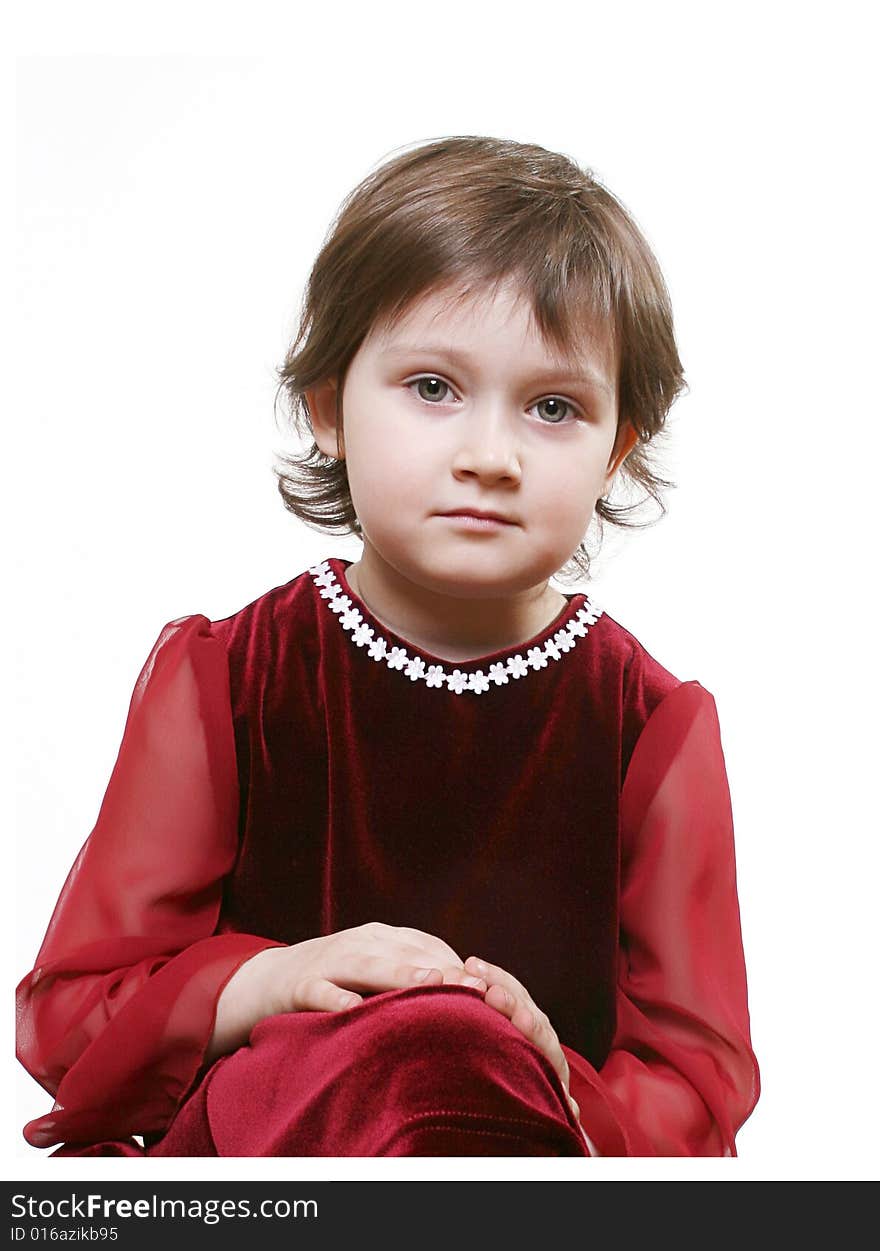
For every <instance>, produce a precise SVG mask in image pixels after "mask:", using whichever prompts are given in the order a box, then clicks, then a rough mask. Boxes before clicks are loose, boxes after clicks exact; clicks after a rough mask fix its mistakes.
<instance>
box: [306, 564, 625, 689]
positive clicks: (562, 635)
mask: <svg viewBox="0 0 880 1251" xmlns="http://www.w3.org/2000/svg"><path fill="white" fill-rule="evenodd" d="M309 573H310V574H311V575H312V577H313V579H314V581H315V585H316V586H317V588H318V590H319V592H320V594H321V596H322V598H323V599H325V600H326V601H327V605H328V607H329V609H330V611H331V612H334V613H335V614H336V616H337V619H338V620H339V624H340V625H341V626H342V628H343V630H347V631H348V632H349V633H350V634H351V638H352V641H353V642H354V643H355V644H356V646H358V647H366V648H367V652H368V654H369V655H370V656H371V657H372V658H373V660H376V661H384V662H385V664H387V666H388V668H389V669H399V670H400V671H401V672H402V673H404V674H406V676H407V677H408V678H409V679H410V681H412V682H424V683H425V685H426V686H430V687H435V688H439V687H441V686H445V687H447V688H448V690H450V691H454V692H455V694H456V695H462V694H464V692H465V691H472V692H473V694H475V695H483V694H485V692H486V691H488V690H489V688H490V686H506V685H507V683H508V682H509V681H510V679H511V678H513V679H514V680H515V679H517V678H523V677H525V675H526V674H527V673H528V672H529V670H530V669H531V670H533V671H534V670H536V669H546V667H547V665H548V663H549V662H550V661H554V660H559V659H561V657H562V656H563V655H564V654H565V653H566V652H570V651H571V650H572V648H573V647H574V646H575V644H576V643H577V641H578V639H582V638H586V636H587V634H588V633H589V628H590V626H592V625H595V624H596V622H597V621H598V620H599V618H600V617H601V616H602V612H603V610H602V609H601V608H599V607H598V605H596V604H593V603H591V602H590V600H589V599H587V600H586V604H585V606H584V607H583V608H579V609H578V611H577V612H576V613H575V615H574V617H573V618H572V620H571V621H570V622H569V623H568V625H567V626H565V627H564V628H563V629H561V630H557V631H556V633H555V634H554V635H553V637H552V638H549V639H547V641H546V643H545V644H544V646H543V647H530V648H529V650H528V652H527V653H526V656H525V659H523V657H522V656H521V655H520V654H519V653H517V654H516V655H515V656H510V657H509V658H508V659H507V661H506V662H501V661H496V663H495V664H493V665H490V666H489V672H488V673H484V672H483V670H482V669H477V670H475V671H473V672H470V671H465V670H462V669H453V670H452V671H451V672H447V670H446V669H444V668H443V666H442V665H438V664H428V663H427V662H426V661H425V660H423V659H422V657H421V656H410V655H408V654H407V652H406V650H405V648H403V647H389V645H388V643H387V642H386V641H385V639H384V638H383V637H382V636H381V634H378V635H377V634H376V633H375V631H374V630H373V629H372V627H371V626H368V625H367V623H366V621H364V618H363V613H361V612H360V610H359V609H358V608H356V607H355V605H354V604H353V603H352V600H351V598H350V597H349V596H348V595H345V594H343V591H342V588H341V587H340V586H339V584H338V582H337V581H336V574H335V573H334V572H333V570H332V569H331V568H330V565H329V564H328V562H327V561H326V560H322V561H321V562H320V564H317V565H312V566H311V568H310V569H309ZM585 598H586V597H585Z"/></svg>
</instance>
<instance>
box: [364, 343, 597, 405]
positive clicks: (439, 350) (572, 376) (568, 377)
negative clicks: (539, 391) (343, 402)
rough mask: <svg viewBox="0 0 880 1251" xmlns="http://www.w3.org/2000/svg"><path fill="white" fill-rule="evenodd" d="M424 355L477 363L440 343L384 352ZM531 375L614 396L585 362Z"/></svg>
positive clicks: (404, 345) (396, 347) (409, 345)
mask: <svg viewBox="0 0 880 1251" xmlns="http://www.w3.org/2000/svg"><path fill="white" fill-rule="evenodd" d="M422 355H425V356H445V357H446V359H447V360H449V361H451V362H452V364H453V365H459V366H461V367H462V368H471V367H472V366H473V365H474V363H475V359H474V358H473V357H472V356H471V355H470V353H469V352H463V351H461V350H460V349H459V348H453V347H444V346H443V345H442V344H439V343H395V344H394V345H393V346H392V347H390V348H388V349H387V350H386V351H385V352H383V353H382V356H384V357H387V356H422ZM530 377H532V378H534V379H535V381H536V382H560V383H569V384H570V383H581V384H582V385H584V386H588V387H595V388H596V389H598V390H600V391H604V392H605V393H606V395H608V396H610V397H611V398H613V392H612V390H611V387H610V386H609V385H608V383H607V382H606V380H605V379H604V378H603V377H602V375H601V374H600V373H598V372H597V371H595V370H593V369H590V368H589V366H585V365H583V364H580V365H579V367H578V369H576V370H572V369H571V366H570V365H568V364H560V365H559V366H555V367H554V366H551V367H550V368H548V369H538V370H533V371H531V372H530Z"/></svg>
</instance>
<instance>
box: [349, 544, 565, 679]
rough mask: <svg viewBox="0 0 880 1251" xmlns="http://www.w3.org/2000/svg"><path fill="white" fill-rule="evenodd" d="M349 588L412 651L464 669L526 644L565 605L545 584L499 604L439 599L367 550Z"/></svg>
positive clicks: (353, 570) (353, 566) (351, 572)
mask: <svg viewBox="0 0 880 1251" xmlns="http://www.w3.org/2000/svg"><path fill="white" fill-rule="evenodd" d="M345 578H346V581H347V582H348V585H349V587H350V588H351V590H352V591H353V592H354V594H355V595H357V597H358V598H359V599H361V600H362V601H363V602H364V604H365V605H366V606H367V608H368V609H369V610H370V612H371V613H372V615H373V616H374V617H375V618H376V619H377V620H378V621H380V622H381V623H382V625H384V626H385V628H386V629H387V630H390V631H392V632H393V633H394V634H397V635H399V636H400V637H401V638H404V639H406V640H407V641H408V642H410V643H411V644H412V645H413V647H415V648H418V649H420V650H422V651H425V652H428V653H430V654H431V655H432V656H438V657H440V658H441V659H443V660H447V661H450V662H458V663H464V662H465V661H468V660H476V659H477V658H478V657H480V656H489V655H491V654H492V653H493V652H499V651H506V650H507V649H509V648H513V647H518V646H519V645H520V644H522V643H527V642H528V641H529V640H530V639H533V638H534V637H535V636H536V635H538V634H540V633H541V631H542V630H545V629H546V628H547V626H549V625H551V624H552V622H553V621H555V620H556V618H557V617H558V616H559V614H560V613H561V612H562V610H563V608H565V606H566V604H567V600H566V598H565V596H564V595H560V593H559V592H558V591H554V590H553V588H552V587H550V586H549V585H548V584H547V583H545V584H544V585H543V586H538V587H532V588H529V590H527V591H524V592H520V593H518V594H515V595H511V596H505V597H503V598H496V599H476V600H473V599H464V598H459V597H453V596H448V595H442V594H438V593H436V592H434V591H431V590H429V589H427V588H425V587H421V586H417V585H416V584H414V583H412V582H411V581H409V579H407V578H404V577H402V576H401V575H400V574H399V573H398V572H397V570H395V569H393V568H391V567H390V566H389V565H388V564H387V563H386V562H384V561H382V560H380V559H377V558H375V556H374V557H373V558H372V559H371V553H370V552H369V550H368V549H367V548H365V549H364V552H363V554H362V556H361V559H360V560H359V561H356V562H355V563H354V564H351V565H349V567H348V569H346V571H345Z"/></svg>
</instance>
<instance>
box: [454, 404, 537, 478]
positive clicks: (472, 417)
mask: <svg viewBox="0 0 880 1251" xmlns="http://www.w3.org/2000/svg"><path fill="white" fill-rule="evenodd" d="M452 468H453V472H454V473H455V474H457V475H458V474H464V475H467V474H475V475H476V476H477V477H480V478H485V479H486V480H487V481H493V482H494V481H497V480H498V479H503V478H508V479H512V480H514V481H518V480H519V479H520V477H521V476H522V467H521V465H520V459H519V451H518V449H517V447H516V438H515V435H514V433H513V430H512V429H511V426H510V423H509V421H508V420H507V418H506V416H505V414H504V412H503V411H502V410H501V409H500V406H499V407H498V408H495V407H487V408H484V409H481V410H478V409H473V410H472V411H471V412H469V413H467V414H465V415H463V419H462V426H461V435H460V438H459V442H458V446H457V448H456V451H455V456H454V458H453V465H452Z"/></svg>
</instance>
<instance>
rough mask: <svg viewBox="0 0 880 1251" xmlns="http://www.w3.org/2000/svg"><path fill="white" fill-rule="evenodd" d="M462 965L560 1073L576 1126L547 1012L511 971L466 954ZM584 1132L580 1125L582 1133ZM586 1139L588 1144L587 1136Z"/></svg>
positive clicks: (563, 1062)
mask: <svg viewBox="0 0 880 1251" xmlns="http://www.w3.org/2000/svg"><path fill="white" fill-rule="evenodd" d="M463 967H464V970H465V972H466V973H470V974H473V975H474V976H476V977H482V978H483V979H484V980H485V982H486V985H487V990H486V994H485V995H484V996H483V998H484V1000H485V1002H486V1003H487V1004H488V1005H489V1007H490V1008H495V1009H496V1010H497V1011H498V1012H501V1013H503V1014H504V1016H506V1017H507V1018H508V1020H509V1021H510V1023H511V1025H513V1026H515V1027H516V1029H518V1030H519V1031H520V1033H521V1034H524V1035H525V1037H526V1038H527V1039H528V1040H529V1042H531V1043H534V1044H535V1046H536V1047H537V1048H538V1050H539V1051H541V1052H543V1054H544V1055H545V1056H546V1057H547V1059H548V1060H549V1061H550V1063H551V1064H552V1065H553V1067H554V1069H555V1070H556V1072H557V1073H558V1074H559V1080H560V1081H561V1082H562V1085H563V1088H564V1090H565V1095H566V1098H567V1099H568V1102H569V1105H570V1107H571V1110H572V1112H573V1113H574V1117H575V1120H576V1121H577V1123H578V1127H579V1128H581V1122H580V1115H581V1112H580V1108H579V1107H578V1105H577V1103H576V1102H575V1100H574V1098H573V1097H572V1095H571V1093H570V1091H569V1088H568V1084H569V1069H568V1061H567V1060H566V1058H565V1052H564V1051H563V1050H562V1046H561V1044H560V1042H559V1039H558V1037H557V1035H556V1031H555V1029H554V1028H553V1026H552V1025H551V1024H550V1021H549V1019H548V1017H547V1014H546V1013H545V1012H542V1011H541V1009H540V1008H539V1007H537V1005H536V1004H535V1002H534V1000H533V999H532V997H531V995H530V994H529V992H528V991H527V990H526V988H525V986H523V984H522V982H518V981H517V980H516V978H515V977H514V976H513V974H512V973H508V972H507V971H506V970H505V969H501V968H499V967H498V965H497V964H489V962H488V961H487V960H480V959H479V958H478V957H477V956H468V958H467V960H465V962H464V966H463ZM583 1132H584V1131H583V1128H581V1133H583ZM584 1137H585V1138H586V1135H584ZM587 1141H588V1145H589V1140H587Z"/></svg>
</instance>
